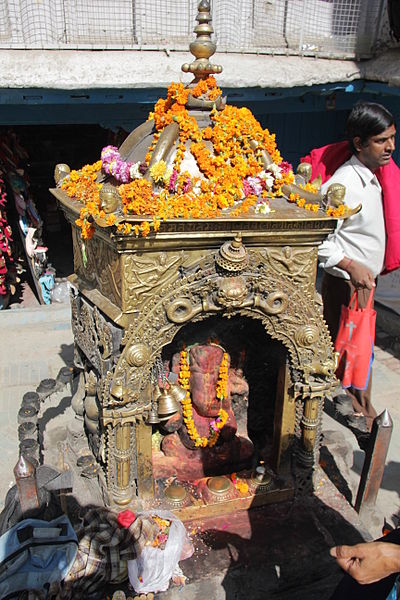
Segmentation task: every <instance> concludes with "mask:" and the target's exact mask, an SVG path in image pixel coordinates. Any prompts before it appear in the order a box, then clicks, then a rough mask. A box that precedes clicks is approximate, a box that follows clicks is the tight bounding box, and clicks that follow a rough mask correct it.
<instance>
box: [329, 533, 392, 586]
mask: <svg viewBox="0 0 400 600" xmlns="http://www.w3.org/2000/svg"><path fill="white" fill-rule="evenodd" d="M330 554H331V556H334V557H335V558H336V560H337V563H338V565H339V566H340V567H341V568H342V569H343V570H344V571H346V573H348V574H349V575H351V576H352V577H353V578H354V579H355V580H356V581H358V583H361V584H366V583H374V582H375V581H379V580H380V579H383V578H384V577H388V576H389V575H391V574H392V573H399V572H400V545H398V544H391V543H390V542H367V543H364V544H356V545H355V546H335V547H334V548H331V550H330Z"/></svg>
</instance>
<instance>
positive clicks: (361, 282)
mask: <svg viewBox="0 0 400 600" xmlns="http://www.w3.org/2000/svg"><path fill="white" fill-rule="evenodd" d="M337 266H338V267H339V268H340V269H343V270H344V271H347V273H348V274H349V275H350V280H351V283H352V284H353V285H354V287H355V288H357V289H360V288H367V289H368V290H372V288H374V287H376V284H375V278H374V276H373V274H372V272H371V271H370V270H369V268H368V267H365V266H364V265H362V264H361V263H359V262H357V261H356V260H351V259H349V258H346V257H345V258H343V260H341V261H340V263H338V264H337Z"/></svg>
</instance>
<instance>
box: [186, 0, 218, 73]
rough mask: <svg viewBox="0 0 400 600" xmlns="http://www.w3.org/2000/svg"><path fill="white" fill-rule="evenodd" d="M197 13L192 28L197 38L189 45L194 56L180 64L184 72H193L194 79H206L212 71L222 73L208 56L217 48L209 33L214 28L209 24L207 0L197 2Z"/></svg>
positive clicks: (208, 3)
mask: <svg viewBox="0 0 400 600" xmlns="http://www.w3.org/2000/svg"><path fill="white" fill-rule="evenodd" d="M198 11H199V12H198V13H197V16H196V21H198V23H199V24H198V25H196V27H195V28H194V33H195V34H196V36H197V39H196V40H195V41H194V42H192V43H191V44H190V46H189V48H190V52H191V53H192V54H193V56H194V57H195V58H196V60H194V61H193V62H192V63H190V64H189V63H185V64H183V65H182V71H183V72H184V73H193V74H194V76H195V78H196V79H206V78H207V77H208V76H209V75H211V74H212V73H214V74H217V73H222V67H221V66H220V65H213V64H212V63H210V61H209V58H210V56H212V55H213V54H214V53H215V50H216V49H217V47H216V45H215V44H214V42H212V41H211V34H212V33H214V29H213V28H212V25H211V14H210V2H209V0H200V2H199V4H198Z"/></svg>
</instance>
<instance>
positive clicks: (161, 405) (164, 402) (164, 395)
mask: <svg viewBox="0 0 400 600" xmlns="http://www.w3.org/2000/svg"><path fill="white" fill-rule="evenodd" d="M177 412H179V404H178V402H177V401H176V400H175V398H174V396H173V395H172V394H171V392H170V390H169V389H168V390H167V389H166V388H164V389H163V390H162V392H161V394H160V395H159V396H158V418H159V419H160V421H166V420H167V419H169V418H170V417H172V415H174V414H175V413H177Z"/></svg>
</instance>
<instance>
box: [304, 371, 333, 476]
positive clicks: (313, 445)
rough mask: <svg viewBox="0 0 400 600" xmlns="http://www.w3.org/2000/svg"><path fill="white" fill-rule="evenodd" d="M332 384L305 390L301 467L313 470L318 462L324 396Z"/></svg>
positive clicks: (312, 386) (313, 386) (328, 383)
mask: <svg viewBox="0 0 400 600" xmlns="http://www.w3.org/2000/svg"><path fill="white" fill-rule="evenodd" d="M330 385H331V384H330V382H326V383H318V384H313V385H310V386H307V388H308V390H307V388H305V389H304V390H303V392H302V393H303V400H304V410H303V417H302V419H301V428H302V435H301V443H302V445H301V448H300V450H299V452H298V459H299V463H300V465H301V466H303V467H306V468H311V467H313V466H314V464H315V462H316V455H317V454H318V451H319V445H320V437H321V421H322V411H323V405H324V396H325V394H326V393H327V392H328V390H329V389H330Z"/></svg>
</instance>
